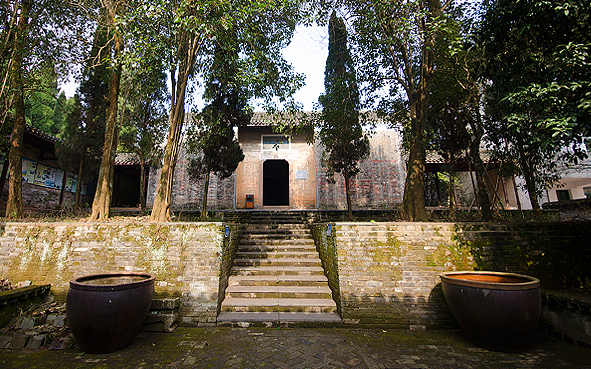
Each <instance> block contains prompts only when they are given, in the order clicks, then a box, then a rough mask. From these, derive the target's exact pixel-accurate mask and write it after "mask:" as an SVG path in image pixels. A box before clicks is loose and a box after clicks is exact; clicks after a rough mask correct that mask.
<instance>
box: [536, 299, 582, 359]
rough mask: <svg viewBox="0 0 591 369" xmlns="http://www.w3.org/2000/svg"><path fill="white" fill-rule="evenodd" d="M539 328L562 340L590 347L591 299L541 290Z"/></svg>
mask: <svg viewBox="0 0 591 369" xmlns="http://www.w3.org/2000/svg"><path fill="white" fill-rule="evenodd" d="M539 328H540V329H541V330H542V331H543V332H545V333H547V334H550V335H552V336H556V337H558V338H560V339H562V340H564V341H569V342H571V343H574V344H577V345H581V346H586V347H589V348H591V299H589V298H576V297H572V296H571V295H567V294H563V293H557V292H554V291H544V290H543V291H542V316H541V318H540V326H539Z"/></svg>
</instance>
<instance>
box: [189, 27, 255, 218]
mask: <svg viewBox="0 0 591 369" xmlns="http://www.w3.org/2000/svg"><path fill="white" fill-rule="evenodd" d="M216 39H217V42H216V45H215V51H214V56H213V63H212V64H211V68H209V73H208V74H209V75H208V78H207V84H206V86H205V92H204V98H205V99H206V101H207V102H208V104H207V105H206V106H205V108H204V109H203V112H202V113H201V114H200V121H201V124H198V125H197V130H196V131H195V132H194V133H193V135H191V137H190V139H189V141H188V143H189V152H193V153H194V154H196V155H197V157H196V158H194V159H192V160H191V162H190V164H189V174H190V176H191V177H192V178H193V179H195V180H201V179H203V177H205V178H204V179H205V185H204V189H203V205H202V210H201V219H205V218H206V217H207V195H208V191H209V180H210V176H211V173H213V174H215V175H217V176H218V177H219V178H221V179H224V178H228V177H230V176H231V175H232V173H234V171H235V170H236V168H237V167H238V164H239V163H240V162H241V161H242V160H243V159H244V154H243V153H242V149H241V148H240V145H239V144H238V140H236V139H235V137H234V127H238V126H244V125H246V124H248V123H249V122H250V119H251V117H252V109H251V108H250V107H249V106H248V104H247V101H248V90H247V89H246V88H245V87H244V86H243V85H242V81H241V79H240V75H239V73H240V66H239V64H240V58H239V55H238V54H239V51H240V49H239V47H240V45H239V43H238V38H237V35H236V29H235V27H234V26H230V27H228V28H227V29H226V28H223V29H220V30H219V31H218V36H217V37H216Z"/></svg>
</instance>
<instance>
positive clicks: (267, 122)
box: [248, 111, 384, 127]
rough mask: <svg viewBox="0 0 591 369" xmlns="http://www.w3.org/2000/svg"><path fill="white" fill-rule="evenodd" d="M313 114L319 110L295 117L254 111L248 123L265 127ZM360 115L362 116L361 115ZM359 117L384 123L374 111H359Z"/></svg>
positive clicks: (375, 122) (371, 121)
mask: <svg viewBox="0 0 591 369" xmlns="http://www.w3.org/2000/svg"><path fill="white" fill-rule="evenodd" d="M314 114H319V112H309V111H304V112H299V113H296V115H295V117H294V116H293V115H290V114H283V113H279V114H277V115H274V114H271V113H264V112H255V113H254V114H253V116H252V119H251V120H250V123H249V124H248V125H249V126H253V127H256V126H258V127H266V126H271V125H274V124H275V123H277V122H278V121H281V120H283V121H284V122H285V121H289V120H292V119H295V120H301V119H303V118H314V119H316V118H315V117H313V115H314ZM361 116H363V117H361ZM360 118H361V119H363V120H365V122H367V123H373V124H380V123H384V119H382V118H380V117H378V115H377V114H376V113H374V112H365V113H360Z"/></svg>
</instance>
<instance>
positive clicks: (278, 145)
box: [262, 135, 291, 150]
mask: <svg viewBox="0 0 591 369" xmlns="http://www.w3.org/2000/svg"><path fill="white" fill-rule="evenodd" d="M262 143H263V144H262V147H263V150H289V149H290V143H291V142H290V139H289V137H288V136H284V135H263V137H262Z"/></svg>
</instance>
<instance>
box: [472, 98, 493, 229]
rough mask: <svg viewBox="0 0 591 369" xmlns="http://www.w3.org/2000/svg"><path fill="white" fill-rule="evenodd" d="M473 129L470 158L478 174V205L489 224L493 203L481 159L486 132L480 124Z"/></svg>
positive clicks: (475, 124) (483, 217) (476, 123)
mask: <svg viewBox="0 0 591 369" xmlns="http://www.w3.org/2000/svg"><path fill="white" fill-rule="evenodd" d="M477 106H478V105H477ZM478 114H479V113H478ZM477 119H478V120H479V121H480V115H478V118H477ZM471 127H472V131H473V132H474V138H473V139H472V142H470V158H471V160H472V163H474V169H475V172H476V185H477V186H478V189H477V190H476V198H477V199H478V205H479V206H480V214H481V216H482V220H483V221H485V222H488V221H490V220H491V219H492V212H491V202H490V197H489V195H488V187H487V186H486V178H485V170H486V169H485V168H484V163H483V162H482V158H480V141H481V139H482V135H483V133H484V132H483V130H482V128H481V127H482V126H481V125H480V123H479V122H474V124H471Z"/></svg>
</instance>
